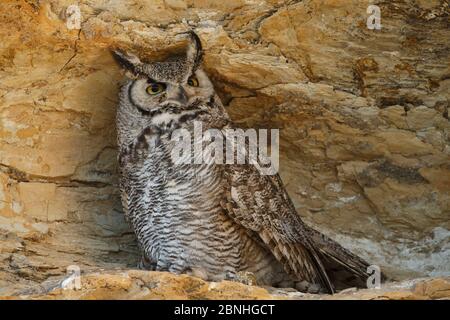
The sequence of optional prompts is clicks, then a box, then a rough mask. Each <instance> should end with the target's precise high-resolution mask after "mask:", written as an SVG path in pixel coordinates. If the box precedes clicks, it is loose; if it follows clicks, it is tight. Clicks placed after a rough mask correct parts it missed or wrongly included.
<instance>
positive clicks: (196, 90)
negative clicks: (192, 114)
mask: <svg viewBox="0 0 450 320" xmlns="http://www.w3.org/2000/svg"><path fill="white" fill-rule="evenodd" d="M155 78H157V80H154V79H150V78H148V77H144V76H142V77H139V78H138V79H136V80H134V81H133V82H132V83H131V84H130V86H129V97H130V101H131V102H132V104H133V105H134V106H135V107H136V108H137V109H138V110H139V111H140V112H141V113H143V114H147V113H148V112H151V111H154V110H157V109H160V108H164V107H168V106H170V107H175V108H180V110H185V109H189V108H190V107H191V106H193V105H198V103H199V102H207V101H209V99H210V98H211V96H212V95H213V94H214V88H213V86H212V84H211V81H210V80H209V79H208V77H207V76H206V74H205V73H204V72H203V71H202V70H200V69H198V70H196V71H195V72H194V73H193V74H192V75H191V76H190V77H185V79H182V80H179V79H164V78H163V77H155ZM183 78H184V77H183Z"/></svg>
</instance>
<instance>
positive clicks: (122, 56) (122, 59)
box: [111, 49, 142, 77]
mask: <svg viewBox="0 0 450 320" xmlns="http://www.w3.org/2000/svg"><path fill="white" fill-rule="evenodd" d="M111 54H112V55H113V57H114V59H115V60H116V61H117V63H118V64H119V65H120V66H121V67H122V68H124V69H125V70H126V71H127V73H131V75H132V76H134V77H135V76H137V75H138V74H139V73H141V66H142V62H141V60H140V59H139V58H138V57H137V56H135V55H134V54H131V53H129V52H124V51H122V50H119V49H113V50H111ZM131 75H130V76H131Z"/></svg>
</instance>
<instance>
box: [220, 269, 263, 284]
mask: <svg viewBox="0 0 450 320" xmlns="http://www.w3.org/2000/svg"><path fill="white" fill-rule="evenodd" d="M225 280H229V281H235V282H240V283H242V284H246V285H249V286H256V285H258V284H257V281H256V276H255V274H254V273H252V272H248V271H239V272H236V273H232V272H229V273H227V275H226V278H225Z"/></svg>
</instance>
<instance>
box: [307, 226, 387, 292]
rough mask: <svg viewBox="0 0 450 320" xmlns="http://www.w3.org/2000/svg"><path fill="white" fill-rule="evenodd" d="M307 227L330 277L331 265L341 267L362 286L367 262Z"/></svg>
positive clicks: (366, 276)
mask: <svg viewBox="0 0 450 320" xmlns="http://www.w3.org/2000/svg"><path fill="white" fill-rule="evenodd" d="M308 229H309V230H308V232H309V238H310V239H311V241H312V243H313V244H314V247H315V248H316V250H317V252H319V254H320V255H321V256H322V257H323V258H322V261H323V263H324V265H325V268H326V270H327V273H328V274H329V275H330V277H331V276H332V275H331V274H330V273H331V272H332V271H333V270H332V267H331V266H334V270H337V269H339V267H341V269H342V268H343V269H345V271H346V272H347V273H348V274H350V275H351V276H353V277H354V278H355V281H353V283H355V284H357V285H358V286H364V285H365V284H366V280H367V278H368V276H369V274H368V273H367V267H369V263H367V262H366V261H364V260H363V259H361V258H360V257H358V256H357V255H355V254H353V253H351V252H350V251H348V250H347V249H345V248H344V247H342V246H341V245H340V244H339V243H337V242H336V241H334V240H332V239H330V238H329V237H327V236H325V235H324V234H323V233H320V232H318V231H316V230H314V229H311V228H308ZM336 267H337V268H336ZM382 276H383V275H382ZM334 280H335V279H333V282H334Z"/></svg>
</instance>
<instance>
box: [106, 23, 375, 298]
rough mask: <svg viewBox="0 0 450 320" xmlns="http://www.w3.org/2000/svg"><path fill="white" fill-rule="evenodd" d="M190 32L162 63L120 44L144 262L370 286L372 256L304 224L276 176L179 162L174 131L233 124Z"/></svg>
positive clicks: (122, 127) (123, 126)
mask: <svg viewBox="0 0 450 320" xmlns="http://www.w3.org/2000/svg"><path fill="white" fill-rule="evenodd" d="M186 34H187V35H188V36H189V37H190V38H189V39H190V41H189V45H188V47H187V50H186V53H185V54H182V55H179V56H174V57H172V58H170V59H168V60H166V61H163V62H153V63H144V62H141V60H140V59H139V58H138V57H137V56H135V55H132V54H129V53H124V52H123V51H120V50H114V51H113V55H114V56H115V58H116V60H117V61H118V62H119V64H120V65H121V66H123V67H124V68H125V69H126V70H127V73H128V74H129V75H130V76H131V77H130V79H129V80H128V81H127V82H126V84H124V85H123V87H122V88H121V92H120V103H119V107H118V111H117V130H118V146H119V168H120V189H121V197H122V203H123V207H124V210H125V215H126V217H127V219H128V220H129V221H130V223H131V225H132V227H133V229H134V232H135V234H136V237H137V240H138V243H139V246H140V248H141V251H142V261H141V263H140V266H141V267H142V268H146V269H152V270H160V271H163V270H164V271H170V272H175V273H190V274H194V275H196V276H200V277H202V278H204V279H207V280H212V281H218V280H222V279H238V280H239V277H240V275H242V274H253V275H254V277H255V278H256V280H257V282H258V283H259V284H261V285H270V286H278V287H279V286H296V287H297V288H300V289H301V290H307V289H308V288H309V289H310V290H316V291H317V290H321V291H324V292H333V291H334V290H335V288H336V287H342V284H341V282H342V281H344V282H347V283H346V284H344V286H345V285H347V286H348V285H355V283H356V284H360V285H363V284H364V283H365V277H366V268H367V266H368V264H367V263H366V262H365V261H363V260H362V259H360V258H359V257H357V256H355V255H353V254H352V253H350V252H349V251H347V250H346V249H344V248H343V247H341V246H340V245H339V244H338V243H336V242H334V241H333V240H331V239H330V238H328V237H326V236H324V235H323V234H321V233H319V232H318V231H316V230H314V229H312V228H310V227H308V226H307V225H305V224H304V223H303V222H302V220H301V219H300V217H299V215H298V214H297V212H296V210H295V208H294V205H293V203H292V201H291V200H290V198H289V196H288V194H287V192H286V190H285V188H284V187H283V184H282V181H281V179H280V177H279V176H278V175H277V174H276V175H262V174H261V173H260V171H259V170H257V169H256V168H255V166H254V165H251V164H244V165H242V164H240V165H238V164H228V165H221V164H216V163H201V164H183V165H180V164H175V163H174V161H173V159H172V156H171V151H173V147H174V145H173V141H172V140H171V133H172V132H173V131H174V130H176V129H179V128H184V129H186V130H188V131H189V132H192V130H193V123H194V121H200V122H201V123H202V124H203V128H204V129H205V130H206V129H209V128H215V129H218V130H222V131H223V130H225V129H226V128H233V123H232V121H231V120H230V118H229V116H228V114H227V112H226V110H225V108H224V106H223V105H222V103H221V101H220V99H219V97H218V96H217V94H216V92H215V90H214V87H213V85H212V83H211V81H210V79H209V78H208V76H207V75H206V73H205V71H204V70H203V69H202V67H201V61H202V55H203V52H202V47H201V42H200V40H199V38H198V36H197V35H196V34H195V33H193V32H187V33H186ZM349 281H353V283H349ZM311 288H313V289H311ZM314 288H315V289H314Z"/></svg>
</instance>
